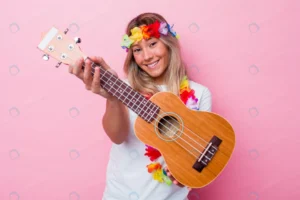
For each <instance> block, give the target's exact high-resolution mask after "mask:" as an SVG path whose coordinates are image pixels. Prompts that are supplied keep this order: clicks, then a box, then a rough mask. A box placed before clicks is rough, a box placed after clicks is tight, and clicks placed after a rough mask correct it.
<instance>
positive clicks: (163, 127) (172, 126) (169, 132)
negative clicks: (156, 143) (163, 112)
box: [158, 116, 180, 139]
mask: <svg viewBox="0 0 300 200" xmlns="http://www.w3.org/2000/svg"><path fill="white" fill-rule="evenodd" d="M179 128H180V124H179V122H178V120H177V119H176V118H175V117H173V116H164V117H163V118H161V119H160V120H159V123H158V131H159V133H160V134H161V135H162V136H163V137H166V138H169V139H171V138H174V137H175V136H178V134H179Z"/></svg>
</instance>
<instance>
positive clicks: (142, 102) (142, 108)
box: [138, 97, 147, 116]
mask: <svg viewBox="0 0 300 200" xmlns="http://www.w3.org/2000/svg"><path fill="white" fill-rule="evenodd" d="M146 103H147V100H146V98H145V97H143V98H142V101H141V103H140V105H141V104H143V106H142V107H141V108H140V112H138V115H140V116H143V114H144V113H145V110H144V107H145V105H146ZM142 113H143V114H142Z"/></svg>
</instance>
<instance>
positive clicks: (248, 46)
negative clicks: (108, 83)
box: [0, 0, 300, 200]
mask: <svg viewBox="0 0 300 200" xmlns="http://www.w3.org/2000/svg"><path fill="white" fill-rule="evenodd" d="M119 2H120V3H118V2H117V1H108V0H106V1H103V0H101V1H91V0H85V1H81V2H79V1H78V2H75V1H58V0H52V1H37V0H31V1H16V0H11V1H6V2H5V3H4V5H3V2H2V5H1V12H0V15H1V18H0V22H1V25H2V29H1V54H2V56H1V57H2V59H1V60H2V67H1V68H0V72H1V79H0V81H1V84H0V89H1V91H2V95H1V100H0V169H1V170H0V199H1V200H18V199H19V200H38V199H44V200H48V199H49V200H50V199H51V200H52V199H55V200H79V199H80V200H84V199H89V200H90V199H101V197H102V192H103V189H104V186H105V169H106V164H107V160H108V153H109V148H110V146H111V142H110V140H109V139H108V137H107V136H106V135H105V133H104V131H103V129H102V124H101V118H102V116H103V113H104V105H105V101H104V99H102V98H101V97H100V96H97V95H94V94H93V93H91V92H88V91H87V90H85V88H84V85H83V84H82V82H81V81H80V80H79V79H77V78H76V77H74V76H72V75H70V74H69V73H68V67H67V66H65V65H61V67H60V68H59V69H56V68H55V67H54V66H55V65H56V63H57V61H55V60H54V59H50V60H49V61H48V62H45V61H43V60H42V59H41V56H42V52H40V51H39V50H38V49H37V45H38V43H39V41H40V35H41V32H44V31H47V30H48V29H49V28H50V27H52V25H55V26H57V27H58V28H60V29H61V30H64V29H65V28H69V29H70V31H69V33H68V35H69V36H70V37H75V36H79V37H81V39H82V44H80V46H81V49H82V50H83V51H84V52H85V53H86V54H87V55H98V56H102V57H104V59H105V60H106V62H107V63H108V64H109V65H110V66H111V67H112V68H114V69H115V70H116V71H117V72H118V73H119V76H121V77H123V76H124V74H123V72H122V65H123V60H124V58H125V54H126V53H125V52H124V50H123V49H121V47H120V40H121V37H122V34H123V33H124V30H125V26H126V24H127V22H128V21H129V20H130V19H131V18H133V17H135V16H136V15H137V14H140V13H142V12H146V11H152V12H158V13H160V14H162V15H163V16H165V17H166V18H167V20H168V21H169V22H170V23H171V24H173V23H174V24H175V26H174V29H175V30H176V31H177V32H178V33H179V34H180V36H181V38H180V42H181V44H182V48H183V53H184V58H185V60H186V62H187V64H188V67H189V68H188V70H189V72H190V74H191V76H190V77H191V79H194V80H195V81H197V82H199V83H202V84H203V85H205V86H207V87H208V88H209V89H210V91H211V92H212V95H213V112H216V113H218V114H221V115H223V116H224V117H225V118H227V119H228V120H229V121H230V123H231V124H232V126H233V127H234V129H235V132H236V148H235V151H234V154H233V156H232V159H231V161H230V163H229V164H228V166H227V168H226V169H225V170H224V171H223V173H222V174H221V175H220V177H219V178H218V179H217V180H216V181H215V182H213V183H212V184H210V185H209V186H207V187H205V188H203V189H199V190H194V191H192V192H191V193H190V194H189V197H190V199H192V200H196V199H206V200H213V199H219V200H241V199H242V200H244V199H245V200H258V199H267V200H269V199H270V200H277V199H290V200H296V199H297V200H298V199H300V191H299V187H300V182H299V178H300V170H299V167H300V162H299V156H298V154H299V150H300V147H299V145H300V137H299V133H300V131H299V130H300V129H299V127H298V125H299V116H298V111H299V108H300V107H299V101H300V98H299V97H300V95H299V93H298V92H299V72H300V70H299V67H300V59H299V58H300V57H299V46H300V40H299V35H300V31H299V30H300V29H299V26H300V23H299V18H300V14H299V9H300V4H299V3H298V2H299V1H296V0H272V1H271V0H251V1H250V0H244V1H239V0H228V1H220V0H219V1H199V0H193V1H174V0H173V1H171V0H163V1H162V0H151V1H137V0H130V1H119ZM128 156H130V155H128ZM138 156H143V155H138Z"/></svg>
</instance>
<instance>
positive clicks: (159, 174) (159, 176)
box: [152, 169, 164, 183]
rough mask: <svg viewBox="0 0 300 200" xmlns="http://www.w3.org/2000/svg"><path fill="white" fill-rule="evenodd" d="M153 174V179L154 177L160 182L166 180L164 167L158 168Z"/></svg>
mask: <svg viewBox="0 0 300 200" xmlns="http://www.w3.org/2000/svg"><path fill="white" fill-rule="evenodd" d="M152 176H153V179H154V180H157V181H159V182H161V183H163V182H164V178H163V173H162V169H158V170H156V171H155V172H153V174H152Z"/></svg>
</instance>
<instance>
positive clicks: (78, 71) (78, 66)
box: [69, 56, 118, 101]
mask: <svg viewBox="0 0 300 200" xmlns="http://www.w3.org/2000/svg"><path fill="white" fill-rule="evenodd" d="M89 58H90V59H86V61H85V63H84V60H83V58H80V59H79V60H77V61H76V62H75V63H74V64H70V65H69V72H70V73H71V74H74V75H75V76H77V77H78V78H80V79H81V80H82V81H83V82H84V84H85V88H86V89H87V90H90V91H92V92H93V93H95V94H99V95H100V96H102V97H104V98H106V99H108V100H111V101H115V100H117V98H116V97H114V96H112V95H111V94H110V93H108V92H106V90H104V89H103V88H102V87H101V86H100V68H99V66H97V67H95V73H94V75H92V62H94V63H96V64H99V65H101V66H102V67H103V68H104V69H106V70H108V71H109V72H111V73H112V74H113V75H115V76H117V77H118V75H117V73H116V72H115V71H114V70H112V69H111V68H110V67H109V66H108V65H107V64H106V63H105V61H104V60H103V59H102V58H101V57H98V56H92V57H89ZM83 64H84V70H82V66H83Z"/></svg>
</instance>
